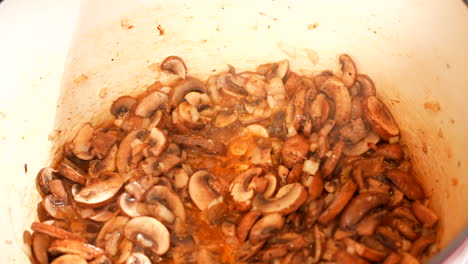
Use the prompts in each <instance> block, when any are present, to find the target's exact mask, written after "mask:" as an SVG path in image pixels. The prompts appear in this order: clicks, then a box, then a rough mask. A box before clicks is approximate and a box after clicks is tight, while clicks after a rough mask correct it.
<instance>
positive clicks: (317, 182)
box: [305, 172, 324, 200]
mask: <svg viewBox="0 0 468 264" xmlns="http://www.w3.org/2000/svg"><path fill="white" fill-rule="evenodd" d="M305 186H306V187H307V190H308V193H309V199H311V200H315V199H318V198H319V197H320V195H321V194H322V191H323V187H324V184H323V177H322V174H321V173H320V172H316V173H315V175H310V176H309V177H308V178H307V180H306V183H305Z"/></svg>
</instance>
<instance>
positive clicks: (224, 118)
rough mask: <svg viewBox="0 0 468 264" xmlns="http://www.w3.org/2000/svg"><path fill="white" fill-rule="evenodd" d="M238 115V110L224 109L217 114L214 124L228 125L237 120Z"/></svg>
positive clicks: (220, 126) (217, 125)
mask: <svg viewBox="0 0 468 264" xmlns="http://www.w3.org/2000/svg"><path fill="white" fill-rule="evenodd" d="M237 117H238V115H237V112H236V111H232V112H231V111H222V112H220V113H219V114H218V115H217V116H216V119H215V121H214V126H215V127H218V128H223V127H227V126H229V125H231V124H232V123H234V122H236V120H237Z"/></svg>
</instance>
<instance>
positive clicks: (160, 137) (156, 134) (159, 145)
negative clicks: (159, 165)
mask: <svg viewBox="0 0 468 264" xmlns="http://www.w3.org/2000/svg"><path fill="white" fill-rule="evenodd" d="M149 140H150V142H149V144H150V146H151V147H150V148H149V151H150V152H151V154H152V155H153V156H155V157H158V156H159V155H161V153H162V152H163V151H164V150H165V149H166V147H167V137H166V135H165V134H164V133H163V132H162V131H161V130H160V129H159V128H156V127H154V128H152V129H151V131H150V135H149Z"/></svg>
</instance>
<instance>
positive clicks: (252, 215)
mask: <svg viewBox="0 0 468 264" xmlns="http://www.w3.org/2000/svg"><path fill="white" fill-rule="evenodd" d="M261 215H262V213H261V212H260V211H258V210H252V211H250V212H248V213H246V214H245V215H244V216H243V217H242V218H241V220H240V222H239V224H238V225H237V229H236V234H237V238H238V239H239V242H240V243H244V241H245V239H246V238H247V235H248V234H249V232H250V229H251V228H252V226H253V225H254V223H255V222H256V221H257V219H258V218H259V217H260V216H261Z"/></svg>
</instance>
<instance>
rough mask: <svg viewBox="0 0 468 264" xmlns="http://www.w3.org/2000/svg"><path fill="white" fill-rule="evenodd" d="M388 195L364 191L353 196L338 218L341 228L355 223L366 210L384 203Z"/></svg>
mask: <svg viewBox="0 0 468 264" xmlns="http://www.w3.org/2000/svg"><path fill="white" fill-rule="evenodd" d="M388 200H389V196H388V195H385V194H382V193H373V192H365V193H361V194H359V195H357V196H356V197H354V198H353V199H352V200H351V202H350V203H349V205H348V206H347V207H346V209H345V210H344V212H343V214H342V215H341V219H340V226H341V227H342V228H349V227H352V226H354V225H355V224H357V223H358V222H359V221H360V220H361V219H362V218H363V217H364V216H365V215H366V214H367V212H369V211H371V210H373V209H374V208H377V207H379V206H381V205H383V204H386V203H387V202H388Z"/></svg>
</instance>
